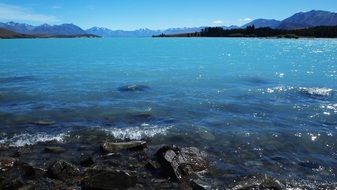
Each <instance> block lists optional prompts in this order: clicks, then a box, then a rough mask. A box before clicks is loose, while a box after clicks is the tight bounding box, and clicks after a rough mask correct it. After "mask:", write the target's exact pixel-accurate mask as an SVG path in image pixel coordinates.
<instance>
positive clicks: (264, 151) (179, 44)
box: [0, 38, 337, 188]
mask: <svg viewBox="0 0 337 190" xmlns="http://www.w3.org/2000/svg"><path fill="white" fill-rule="evenodd" d="M137 85H138V86H137ZM125 86H126V87H129V88H126V89H125V88H123V87H125ZM121 87H122V88H121ZM133 87H139V88H135V89H134V90H130V88H133ZM43 122H44V123H48V124H49V125H48V126H42V125H43V124H44V123H43ZM336 137H337V40H333V39H322V40H320V39H299V40H284V39H241V38H232V39H220V38H195V39H187V38H172V39H152V38H101V39H32V40H30V39H25V40H0V143H3V144H9V145H10V146H16V147H22V146H34V145H38V144H39V143H43V142H46V141H52V140H54V141H59V142H60V143H64V144H66V146H69V149H70V150H71V149H72V148H73V149H75V148H76V147H78V146H81V145H82V144H91V143H92V144H93V143H96V142H101V141H104V140H106V139H111V140H116V141H121V140H140V139H145V140H148V141H150V142H151V144H152V145H162V144H168V145H173V144H174V145H177V146H195V147H198V148H199V149H202V150H204V151H206V152H207V153H208V154H209V159H210V161H211V163H212V166H213V168H214V172H213V175H214V176H213V177H212V178H213V180H214V183H218V184H226V183H232V181H231V179H232V178H234V177H235V176H251V175H254V176H256V175H262V176H263V175H268V176H272V177H274V178H276V179H280V180H283V181H287V182H288V183H291V184H298V185H303V184H305V185H307V186H310V187H312V188H315V187H319V186H321V185H326V184H336V183H337V176H336V174H337V138H336ZM336 185H337V184H336Z"/></svg>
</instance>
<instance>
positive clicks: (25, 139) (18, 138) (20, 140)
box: [0, 133, 69, 147]
mask: <svg viewBox="0 0 337 190" xmlns="http://www.w3.org/2000/svg"><path fill="white" fill-rule="evenodd" d="M68 136H69V135H68V134H66V133H61V134H57V135H51V134H46V133H38V134H33V135H32V134H26V133H25V134H19V135H14V136H13V137H12V138H9V139H8V138H4V139H0V143H1V144H9V146H14V147H23V146H26V145H35V144H37V143H39V142H48V141H57V142H64V138H65V137H68Z"/></svg>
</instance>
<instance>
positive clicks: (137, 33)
mask: <svg viewBox="0 0 337 190" xmlns="http://www.w3.org/2000/svg"><path fill="white" fill-rule="evenodd" d="M251 25H254V26H255V28H262V27H270V28H273V29H285V30H293V29H301V28H309V27H315V26H337V13H334V12H328V11H316V10H313V11H309V12H300V13H296V14H294V15H293V16H291V17H289V18H286V19H284V20H282V21H278V20H274V19H256V20H253V21H252V22H250V23H248V24H245V25H243V26H241V27H238V26H229V27H226V26H223V28H224V29H235V28H246V27H247V26H251ZM0 28H4V29H7V30H10V31H13V32H16V33H20V34H26V35H85V34H94V35H98V36H102V37H149V36H153V35H160V34H166V35H172V34H181V33H194V32H200V31H201V29H203V28H205V27H190V28H188V27H185V28H170V29H166V30H150V29H138V30H133V31H125V30H110V29H108V28H103V27H92V28H90V29H87V30H83V29H82V28H80V27H78V26H76V25H74V24H61V25H49V24H43V25H40V26H32V25H29V24H24V23H15V22H7V23H0Z"/></svg>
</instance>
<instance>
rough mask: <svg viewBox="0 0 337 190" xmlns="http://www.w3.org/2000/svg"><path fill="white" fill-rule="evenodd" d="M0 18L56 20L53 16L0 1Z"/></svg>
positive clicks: (37, 20)
mask: <svg viewBox="0 0 337 190" xmlns="http://www.w3.org/2000/svg"><path fill="white" fill-rule="evenodd" d="M0 20H5V21H30V22H49V23H50V22H58V21H59V19H58V18H57V17H55V16H50V15H44V14H39V13H35V12H34V11H32V10H30V9H27V8H25V7H21V6H16V5H9V4H3V3H0Z"/></svg>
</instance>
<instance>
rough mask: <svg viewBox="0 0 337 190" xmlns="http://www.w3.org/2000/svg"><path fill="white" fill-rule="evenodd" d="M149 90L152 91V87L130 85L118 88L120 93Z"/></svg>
mask: <svg viewBox="0 0 337 190" xmlns="http://www.w3.org/2000/svg"><path fill="white" fill-rule="evenodd" d="M148 89H150V87H148V86H146V85H137V84H130V85H126V86H121V87H119V88H118V90H119V91H120V92H136V91H145V90H148Z"/></svg>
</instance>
